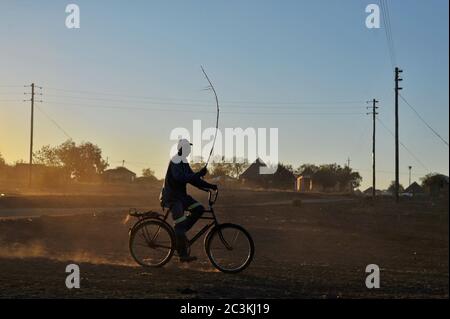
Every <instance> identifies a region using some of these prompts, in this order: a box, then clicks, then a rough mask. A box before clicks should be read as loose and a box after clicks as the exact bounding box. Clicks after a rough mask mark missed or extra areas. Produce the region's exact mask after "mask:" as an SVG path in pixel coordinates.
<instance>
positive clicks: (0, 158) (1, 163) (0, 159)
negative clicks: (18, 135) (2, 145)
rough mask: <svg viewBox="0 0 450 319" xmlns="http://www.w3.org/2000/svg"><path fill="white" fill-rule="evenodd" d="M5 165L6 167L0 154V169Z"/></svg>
mask: <svg viewBox="0 0 450 319" xmlns="http://www.w3.org/2000/svg"><path fill="white" fill-rule="evenodd" d="M5 165H6V161H5V159H4V158H3V156H2V153H0V167H1V166H5Z"/></svg>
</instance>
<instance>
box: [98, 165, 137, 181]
mask: <svg viewBox="0 0 450 319" xmlns="http://www.w3.org/2000/svg"><path fill="white" fill-rule="evenodd" d="M135 179H136V173H134V172H132V171H130V170H129V169H127V168H126V167H123V166H120V167H116V168H113V169H108V170H106V171H104V172H103V181H104V182H106V183H132V182H134V180H135Z"/></svg>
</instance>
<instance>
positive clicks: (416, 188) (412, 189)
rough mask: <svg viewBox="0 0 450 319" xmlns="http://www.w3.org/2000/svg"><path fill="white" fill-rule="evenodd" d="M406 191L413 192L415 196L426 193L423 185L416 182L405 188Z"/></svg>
mask: <svg viewBox="0 0 450 319" xmlns="http://www.w3.org/2000/svg"><path fill="white" fill-rule="evenodd" d="M404 193H408V194H412V195H413V196H415V195H419V194H424V193H425V191H424V189H423V187H422V186H420V185H419V184H417V183H416V182H414V183H412V184H411V185H409V186H408V187H407V188H406V189H405V191H404Z"/></svg>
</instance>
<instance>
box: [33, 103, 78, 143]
mask: <svg viewBox="0 0 450 319" xmlns="http://www.w3.org/2000/svg"><path fill="white" fill-rule="evenodd" d="M36 106H37V105H36ZM37 108H38V110H39V111H40V112H41V113H42V114H44V115H45V117H46V118H47V119H48V120H50V121H51V122H52V123H53V124H54V125H55V126H56V127H57V128H58V129H59V130H60V131H61V132H62V133H63V134H64V135H65V136H66V137H67V138H69V139H71V140H72V139H73V138H72V137H71V136H70V135H69V134H68V133H67V132H66V131H65V130H64V129H63V128H62V126H61V125H59V124H58V122H56V121H55V120H54V119H53V118H51V117H50V115H48V114H47V113H46V112H45V111H44V110H43V109H42V108H41V107H39V106H37Z"/></svg>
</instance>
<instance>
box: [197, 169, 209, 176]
mask: <svg viewBox="0 0 450 319" xmlns="http://www.w3.org/2000/svg"><path fill="white" fill-rule="evenodd" d="M206 174H208V170H207V169H206V167H203V168H202V169H201V170H200V171H199V172H198V175H199V176H200V177H203V176H205V175H206Z"/></svg>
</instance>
